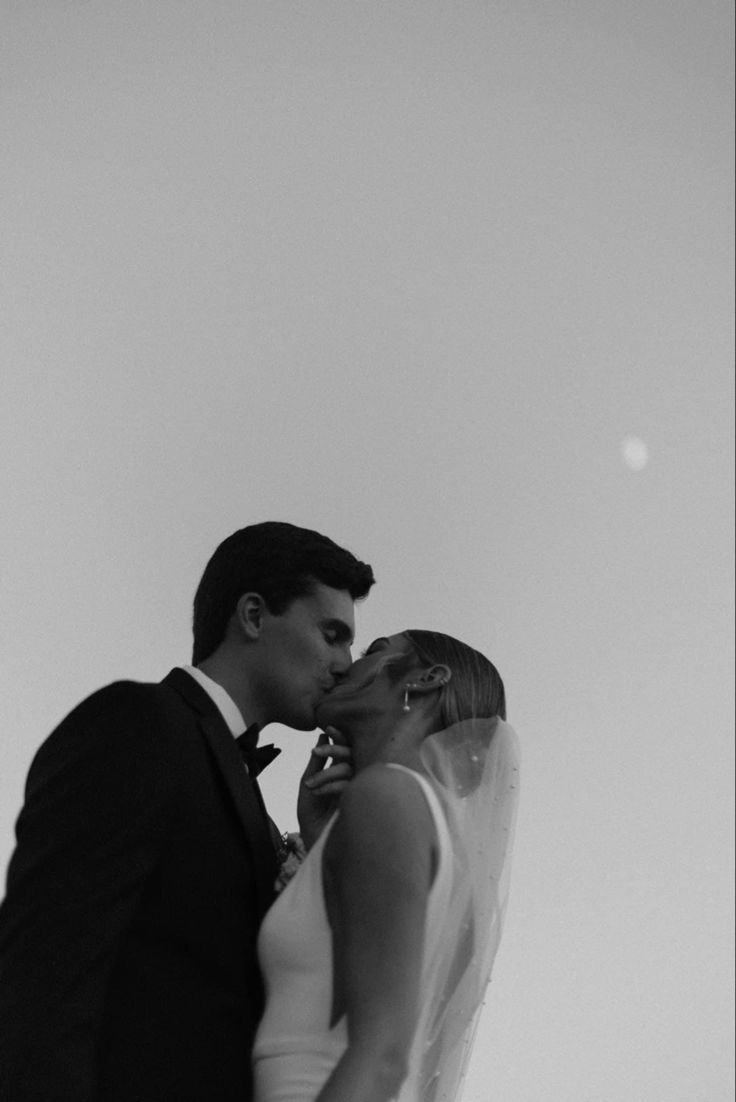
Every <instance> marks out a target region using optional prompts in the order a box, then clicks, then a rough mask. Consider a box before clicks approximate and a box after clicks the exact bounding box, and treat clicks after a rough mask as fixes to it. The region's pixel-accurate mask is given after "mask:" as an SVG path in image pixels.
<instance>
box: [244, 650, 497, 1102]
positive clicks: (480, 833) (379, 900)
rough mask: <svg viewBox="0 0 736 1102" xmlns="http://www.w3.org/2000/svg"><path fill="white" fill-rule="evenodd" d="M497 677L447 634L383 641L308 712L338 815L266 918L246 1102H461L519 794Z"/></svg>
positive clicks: (492, 948)
mask: <svg viewBox="0 0 736 1102" xmlns="http://www.w3.org/2000/svg"><path fill="white" fill-rule="evenodd" d="M505 714H506V708H505V700H504V689H503V683H502V681H501V678H500V677H499V675H498V672H497V671H496V669H495V667H494V666H493V665H492V663H491V662H489V661H488V660H487V659H486V658H484V657H483V655H481V654H479V653H478V652H477V651H475V650H473V649H472V648H470V647H468V646H466V645H465V644H463V643H460V642H458V641H457V640H455V639H452V638H451V637H449V636H447V635H440V634H438V633H436V632H426V631H405V632H403V633H401V634H399V635H393V636H391V637H390V638H382V639H377V640H376V641H375V642H374V643H373V644H372V645H371V646H370V647H369V648H368V650H367V651H366V652H365V654H364V655H363V657H362V658H361V659H360V660H358V661H357V662H355V663H354V665H353V666H352V667H351V670H350V672H349V674H348V675H347V677H346V678H345V680H344V681H342V682H341V683H340V684H339V685H338V686H337V687H336V688H335V689H334V690H333V691H332V692H331V693H330V694H329V695H328V697H327V698H326V699H325V701H324V703H323V704H322V705H321V707H320V709H319V710H318V712H317V718H318V721H319V723H320V725H321V726H322V727H324V728H336V729H337V730H338V731H340V732H341V733H342V735H343V736H344V737H345V739H346V740H347V741H348V742H349V744H350V745H351V747H352V753H353V764H354V768H355V773H356V776H355V779H354V780H353V781H352V782H351V784H350V785H349V786H348V787H347V789H346V790H345V792H344V794H343V796H342V799H341V803H340V808H339V811H338V812H337V813H336V814H335V816H334V817H333V818H332V820H331V821H330V823H329V824H328V825H327V827H326V828H325V830H324V831H323V833H322V835H321V837H320V838H319V840H318V841H317V843H316V844H315V845H314V847H313V848H312V850H311V851H310V853H309V855H308V856H307V858H306V860H305V861H304V863H303V865H302V866H301V868H300V869H299V871H298V873H297V875H296V876H295V877H294V878H293V880H292V881H291V882H290V883H289V884H288V886H287V888H286V889H285V890H284V891H283V892H282V894H281V895H280V896H279V897H278V899H277V900H276V902H275V904H274V905H273V907H272V908H271V910H270V911H269V912H268V914H267V915H266V918H265V921H264V923H263V926H262V928H261V934H260V939H259V954H260V958H261V966H262V969H263V973H264V977H265V982H266V990H267V1004H266V1011H265V1014H264V1017H263V1020H262V1022H261V1026H260V1029H259V1032H258V1035H257V1038H256V1043H255V1048H254V1061H255V1082H256V1102H388V1100H390V1099H399V1102H454V1100H456V1099H458V1098H459V1091H460V1087H461V1083H462V1078H463V1074H464V1070H465V1067H466V1064H467V1060H468V1056H469V1053H470V1047H471V1045H472V1039H473V1031H474V1027H475V1024H476V1021H477V1017H478V1014H479V1011H480V1007H481V1003H482V999H483V995H484V991H485V988H486V985H487V983H488V980H489V978H490V974H491V967H492V964H493V958H494V956H495V953H496V949H497V947H498V942H499V938H500V934H501V925H502V921H503V915H504V910H505V906H506V900H507V894H508V876H509V858H510V852H511V844H512V838H513V830H514V823H515V813H516V803H517V796H518V787H517V786H518V747H517V742H516V737H515V735H514V733H513V731H512V729H511V728H510V727H509V726H508V725H507V724H506V723H505V722H504V720H505Z"/></svg>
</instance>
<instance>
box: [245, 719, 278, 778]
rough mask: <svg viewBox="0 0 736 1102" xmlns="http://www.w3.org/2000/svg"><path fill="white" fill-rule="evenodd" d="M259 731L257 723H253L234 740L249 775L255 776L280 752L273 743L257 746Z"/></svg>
mask: <svg viewBox="0 0 736 1102" xmlns="http://www.w3.org/2000/svg"><path fill="white" fill-rule="evenodd" d="M260 733H261V731H260V728H259V726H258V724H257V723H254V724H252V726H250V727H249V728H248V730H247V731H246V732H245V733H244V734H242V735H239V736H238V738H236V740H235V741H236V742H237V744H238V749H239V750H240V753H241V756H242V758H243V761H244V762H245V764H246V765H247V767H248V773H249V774H250V776H251V777H257V776H258V774H259V773H262V772H263V770H264V769H265V768H266V766H267V765H270V764H271V762H272V761H273V760H274V758H277V757H278V756H279V754H280V753H281V751H280V750H279V748H278V747H277V746H274V745H273V743H271V744H270V745H269V746H259V745H258V736H259V734H260Z"/></svg>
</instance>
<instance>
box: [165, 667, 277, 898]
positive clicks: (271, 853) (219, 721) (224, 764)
mask: <svg viewBox="0 0 736 1102" xmlns="http://www.w3.org/2000/svg"><path fill="white" fill-rule="evenodd" d="M165 683H166V684H168V685H171V687H172V688H175V689H176V690H177V692H179V693H180V694H181V695H182V696H183V697H184V698H185V700H186V701H187V703H188V704H191V705H192V707H193V708H194V709H195V710H196V711H197V712H198V713H199V714H198V716H197V724H198V727H199V730H200V732H201V734H202V736H203V738H204V739H205V741H206V743H207V746H208V747H209V749H210V751H211V754H212V757H213V759H214V763H215V765H216V767H217V769H218V772H219V773H220V775H221V776H222V779H223V781H224V782H225V787H226V789H227V794H228V797H229V799H230V801H231V803H232V806H233V808H234V810H235V812H236V814H237V816H238V819H239V821H240V824H241V826H242V827H243V839H244V842H245V846H246V848H247V850H248V852H249V853H250V856H251V860H252V863H253V868H254V870H255V873H256V877H255V879H256V885H257V891H258V904H259V908H260V911H261V913H262V914H265V912H266V911H267V910H268V908H269V906H270V905H271V903H272V901H273V890H274V882H275V880H276V876H277V874H278V861H277V857H276V851H275V849H274V843H273V839H272V836H271V825H270V822H269V819H268V816H267V814H266V811H265V807H264V806H263V801H262V799H261V797H260V792H258V791H256V788H255V784H256V782H255V781H254V780H251V779H250V778H249V776H248V774H247V772H246V770H245V767H244V765H243V759H242V757H241V754H240V750H239V749H238V746H237V745H236V742H235V739H234V738H233V736H232V735H231V733H230V731H229V729H228V727H227V724H226V723H225V720H224V719H223V718H222V716H221V715H220V712H219V711H218V709H217V707H216V706H215V704H214V703H213V702H212V700H211V699H210V697H209V696H208V695H207V693H206V692H205V691H204V689H202V687H201V686H200V685H198V684H197V682H196V681H195V680H194V678H192V677H190V676H189V674H187V673H186V672H185V671H184V670H179V669H175V670H172V671H171V673H170V674H169V675H168V677H166V678H165Z"/></svg>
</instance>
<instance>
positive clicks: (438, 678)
mask: <svg viewBox="0 0 736 1102" xmlns="http://www.w3.org/2000/svg"><path fill="white" fill-rule="evenodd" d="M451 678H452V670H451V669H450V667H449V666H445V665H444V664H443V663H437V665H435V666H430V667H429V669H427V670H424V671H423V672H422V674H421V675H420V676H419V677H418V678H417V679H416V680H415V681H413V682H412V683H411V686H410V688H411V691H412V692H414V693H433V692H434V691H435V690H436V689H441V688H442V686H443V685H447V684H448V682H449V681H450V680H451Z"/></svg>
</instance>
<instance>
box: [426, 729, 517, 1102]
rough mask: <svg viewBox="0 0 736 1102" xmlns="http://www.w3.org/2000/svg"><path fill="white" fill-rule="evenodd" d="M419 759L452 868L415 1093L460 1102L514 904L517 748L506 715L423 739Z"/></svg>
mask: <svg viewBox="0 0 736 1102" xmlns="http://www.w3.org/2000/svg"><path fill="white" fill-rule="evenodd" d="M422 760H423V763H424V765H425V767H426V768H427V770H428V773H429V775H430V779H431V780H432V781H433V782H434V787H435V789H436V791H437V793H438V795H439V797H440V800H441V801H442V804H443V807H444V810H445V813H446V816H447V822H448V826H449V830H450V836H451V839H452V847H453V858H454V862H453V883H452V893H451V901H450V909H449V914H448V917H447V927H446V930H447V937H446V938H444V937H443V946H444V949H443V952H442V953H441V954H439V956H438V959H437V961H436V962H435V966H434V969H433V974H432V976H431V979H430V984H429V991H428V992H427V1003H426V1004H425V1005H427V1006H429V1007H430V1010H429V1019H428V1025H427V1031H426V1035H425V1043H424V1051H423V1055H422V1065H421V1081H420V1090H419V1094H418V1097H420V1098H421V1099H422V1100H423V1102H457V1100H458V1099H459V1097H460V1089H461V1087H462V1082H463V1079H464V1077H465V1072H466V1068H467V1062H468V1059H469V1056H470V1052H471V1049H472V1045H473V1040H474V1035H475V1030H476V1027H477V1023H478V1018H479V1016H480V1011H481V1008H482V1005H483V998H484V995H485V990H486V987H487V985H488V982H489V980H490V977H491V970H492V967H493V960H494V957H495V955H496V950H497V949H498V944H499V941H500V938H501V930H502V926H503V920H504V914H505V911H506V904H507V900H508V892H509V875H510V865H511V850H512V846H513V838H514V829H515V825H516V809H517V802H518V795H519V745H518V740H517V738H516V734H515V733H514V731H513V729H512V728H511V727H510V726H509V725H508V724H507V723H506V722H505V721H504V720H502V719H500V718H499V717H494V718H493V719H470V720H463V721H462V722H460V723H456V724H454V725H453V726H452V727H448V728H447V729H445V730H443V731H438V732H436V733H435V734H433V735H431V736H430V737H429V738H428V739H426V741H425V743H424V745H423V747H422ZM448 945H454V947H455V948H454V951H453V952H450V953H448V952H447V951H446V949H447V946H448Z"/></svg>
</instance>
